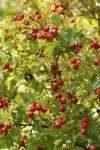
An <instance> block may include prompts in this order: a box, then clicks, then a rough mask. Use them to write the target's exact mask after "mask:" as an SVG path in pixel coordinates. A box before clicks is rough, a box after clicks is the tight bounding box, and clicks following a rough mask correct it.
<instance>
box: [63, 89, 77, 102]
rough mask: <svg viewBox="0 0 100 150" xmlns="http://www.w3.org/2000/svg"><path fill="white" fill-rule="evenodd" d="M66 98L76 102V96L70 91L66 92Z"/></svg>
mask: <svg viewBox="0 0 100 150" xmlns="http://www.w3.org/2000/svg"><path fill="white" fill-rule="evenodd" d="M66 98H68V99H70V100H71V102H72V103H73V104H76V103H77V102H78V98H77V97H76V96H75V95H73V94H71V93H70V92H69V93H67V95H66Z"/></svg>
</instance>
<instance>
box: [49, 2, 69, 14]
mask: <svg viewBox="0 0 100 150" xmlns="http://www.w3.org/2000/svg"><path fill="white" fill-rule="evenodd" d="M67 9H68V7H67V6H66V5H64V4H63V3H55V4H54V5H53V6H52V8H51V11H52V12H58V13H59V14H63V15H64V13H65V11H66V10H67Z"/></svg>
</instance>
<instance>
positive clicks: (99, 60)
mask: <svg viewBox="0 0 100 150" xmlns="http://www.w3.org/2000/svg"><path fill="white" fill-rule="evenodd" d="M93 64H94V65H95V66H98V65H99V64H100V59H99V58H98V59H95V60H94V61H93Z"/></svg>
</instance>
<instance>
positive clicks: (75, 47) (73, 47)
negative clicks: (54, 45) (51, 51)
mask: <svg viewBox="0 0 100 150" xmlns="http://www.w3.org/2000/svg"><path fill="white" fill-rule="evenodd" d="M70 48H71V50H72V51H73V52H75V53H76V54H78V53H79V52H80V49H81V48H83V43H82V42H78V43H77V44H74V45H70Z"/></svg>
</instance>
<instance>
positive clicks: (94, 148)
mask: <svg viewBox="0 0 100 150" xmlns="http://www.w3.org/2000/svg"><path fill="white" fill-rule="evenodd" d="M89 150H97V146H95V145H91V146H90V147H89Z"/></svg>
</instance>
